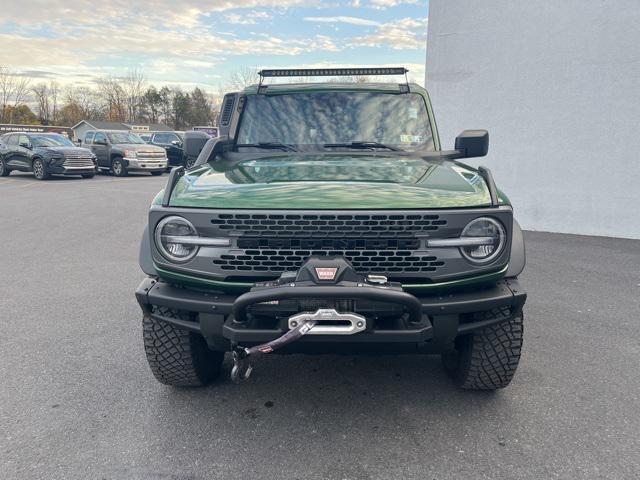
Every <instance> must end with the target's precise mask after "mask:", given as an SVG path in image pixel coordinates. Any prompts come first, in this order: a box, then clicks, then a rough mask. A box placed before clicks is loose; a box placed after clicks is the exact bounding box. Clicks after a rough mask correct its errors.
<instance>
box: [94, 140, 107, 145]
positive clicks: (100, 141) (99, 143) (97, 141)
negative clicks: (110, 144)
mask: <svg viewBox="0 0 640 480" xmlns="http://www.w3.org/2000/svg"><path fill="white" fill-rule="evenodd" d="M93 143H94V144H96V145H106V144H107V142H106V141H104V140H94V141H93Z"/></svg>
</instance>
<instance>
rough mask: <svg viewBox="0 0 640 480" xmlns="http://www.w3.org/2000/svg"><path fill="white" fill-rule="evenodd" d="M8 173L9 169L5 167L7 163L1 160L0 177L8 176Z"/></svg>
mask: <svg viewBox="0 0 640 480" xmlns="http://www.w3.org/2000/svg"><path fill="white" fill-rule="evenodd" d="M10 173H11V170H9V168H7V164H6V163H4V160H2V162H0V177H8V176H9V174H10Z"/></svg>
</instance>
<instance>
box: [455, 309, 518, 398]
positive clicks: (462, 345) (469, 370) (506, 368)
mask: <svg viewBox="0 0 640 480" xmlns="http://www.w3.org/2000/svg"><path fill="white" fill-rule="evenodd" d="M523 319H524V317H523V314H522V311H518V312H515V313H514V314H513V315H512V316H511V317H510V318H509V319H508V320H505V321H502V322H500V323H497V324H495V325H491V326H489V327H486V328H483V329H482V330H479V331H477V332H474V333H472V334H469V335H465V336H463V337H460V338H458V339H457V340H456V353H455V354H447V355H443V362H444V366H445V369H446V370H447V373H449V375H450V376H451V377H452V378H453V380H454V381H455V383H456V384H457V385H458V386H459V387H461V388H463V389H466V390H496V389H498V388H504V387H506V386H507V385H509V383H510V382H511V379H512V378H513V375H514V374H515V373H516V369H517V368H518V363H519V361H520V352H521V350H522V333H523Z"/></svg>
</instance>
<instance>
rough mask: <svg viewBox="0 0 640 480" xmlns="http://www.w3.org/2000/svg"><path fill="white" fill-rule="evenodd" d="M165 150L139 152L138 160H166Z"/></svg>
mask: <svg viewBox="0 0 640 480" xmlns="http://www.w3.org/2000/svg"><path fill="white" fill-rule="evenodd" d="M166 156H167V154H166V153H165V152H137V158H138V160H164V159H165V157H166Z"/></svg>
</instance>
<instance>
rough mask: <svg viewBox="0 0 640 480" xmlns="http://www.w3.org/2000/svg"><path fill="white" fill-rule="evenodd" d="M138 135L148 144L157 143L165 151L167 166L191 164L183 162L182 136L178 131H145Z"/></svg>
mask: <svg viewBox="0 0 640 480" xmlns="http://www.w3.org/2000/svg"><path fill="white" fill-rule="evenodd" d="M139 136H140V138H142V139H143V140H144V141H145V142H147V143H148V144H150V145H157V146H158V147H162V148H164V149H165V150H166V151H167V158H168V159H169V167H179V166H185V167H190V166H191V165H185V163H184V149H183V147H182V144H183V142H184V138H183V137H182V136H181V135H180V134H179V133H178V132H145V133H140V134H139Z"/></svg>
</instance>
